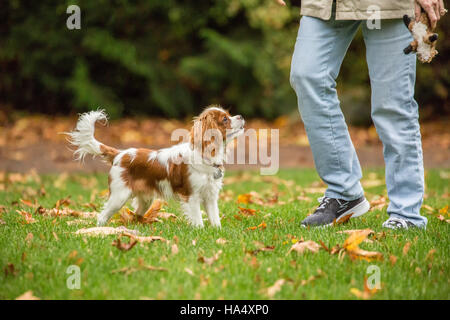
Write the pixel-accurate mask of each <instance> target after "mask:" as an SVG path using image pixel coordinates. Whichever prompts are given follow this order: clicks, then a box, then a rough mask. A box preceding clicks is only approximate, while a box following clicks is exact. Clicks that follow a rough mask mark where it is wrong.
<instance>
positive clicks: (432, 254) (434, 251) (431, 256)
mask: <svg viewBox="0 0 450 320" xmlns="http://www.w3.org/2000/svg"><path fill="white" fill-rule="evenodd" d="M435 253H436V249H431V250H430V251H428V253H427V256H426V257H425V260H430V261H433V259H434V254H435Z"/></svg>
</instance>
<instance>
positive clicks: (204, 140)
mask: <svg viewBox="0 0 450 320" xmlns="http://www.w3.org/2000/svg"><path fill="white" fill-rule="evenodd" d="M97 121H103V122H104V123H105V124H106V123H107V115H106V113H105V111H104V110H97V111H91V112H87V113H84V114H81V115H80V117H79V119H78V122H77V125H76V128H75V129H74V131H72V132H69V133H66V134H67V135H68V140H69V142H70V143H71V144H72V145H73V146H75V147H76V150H75V151H74V156H75V158H76V160H81V161H82V160H83V159H84V157H85V156H86V155H88V154H90V155H93V156H94V157H95V156H101V157H102V158H103V159H104V160H105V161H106V162H107V163H109V164H110V165H111V169H110V171H109V177H108V184H109V198H108V200H107V201H106V203H105V205H104V207H103V209H102V211H101V212H100V214H99V215H98V219H97V225H98V226H104V225H105V224H107V223H108V221H109V219H110V218H111V216H112V215H113V214H114V213H115V212H117V211H118V210H119V209H121V208H122V207H123V206H124V205H125V203H126V202H127V201H128V200H129V199H130V198H133V204H134V205H133V206H134V207H135V209H136V215H137V217H138V218H139V217H141V218H142V217H143V216H144V214H145V213H146V211H147V210H148V208H149V207H150V205H151V203H152V201H153V199H155V198H159V199H164V200H168V199H170V198H176V199H178V200H179V201H180V203H181V207H182V210H183V213H184V215H185V216H186V217H187V218H188V220H189V221H190V223H191V224H192V225H193V226H195V227H203V219H202V212H201V210H200V206H201V205H203V207H204V209H205V211H206V213H207V216H208V220H209V222H210V224H211V225H212V226H214V227H219V228H220V226H221V224H220V217H219V208H218V200H219V192H220V190H221V188H222V182H223V172H224V169H223V165H224V162H225V157H226V144H227V143H228V142H230V141H232V140H233V139H235V138H236V137H238V136H239V135H241V134H242V133H243V132H244V125H245V120H244V118H243V117H242V116H241V115H236V116H231V115H230V114H229V113H228V112H227V111H225V110H224V109H223V108H222V107H220V106H217V105H213V106H209V107H207V108H206V109H205V110H204V111H203V112H202V113H201V114H200V115H199V116H198V117H196V118H194V122H193V126H192V129H191V130H190V134H189V141H188V142H182V143H179V144H177V145H174V146H172V147H169V148H165V149H160V150H151V149H144V148H129V149H125V150H118V149H116V148H113V147H110V146H107V145H105V144H103V143H101V142H99V141H97V140H96V139H95V138H94V131H95V123H96V122H97Z"/></svg>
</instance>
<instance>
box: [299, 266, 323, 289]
mask: <svg viewBox="0 0 450 320" xmlns="http://www.w3.org/2000/svg"><path fill="white" fill-rule="evenodd" d="M324 276H326V274H325V272H323V271H322V270H320V269H317V274H316V275H312V276H310V277H309V278H308V279H306V280H302V281H301V282H300V285H302V286H306V285H307V284H310V283H311V282H313V281H314V280H316V279H318V278H321V277H324Z"/></svg>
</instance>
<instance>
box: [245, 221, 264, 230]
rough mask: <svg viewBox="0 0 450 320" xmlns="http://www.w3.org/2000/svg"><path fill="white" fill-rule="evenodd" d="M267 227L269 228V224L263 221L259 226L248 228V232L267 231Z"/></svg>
mask: <svg viewBox="0 0 450 320" xmlns="http://www.w3.org/2000/svg"><path fill="white" fill-rule="evenodd" d="M266 227H267V224H266V223H265V222H264V221H263V222H261V223H260V224H259V225H257V226H253V227H248V228H247V230H256V229H265V228H266Z"/></svg>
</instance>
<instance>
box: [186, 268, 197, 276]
mask: <svg viewBox="0 0 450 320" xmlns="http://www.w3.org/2000/svg"><path fill="white" fill-rule="evenodd" d="M184 271H186V272H187V273H188V274H189V275H191V276H195V275H194V272H193V271H192V270H191V269H189V268H184Z"/></svg>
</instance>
